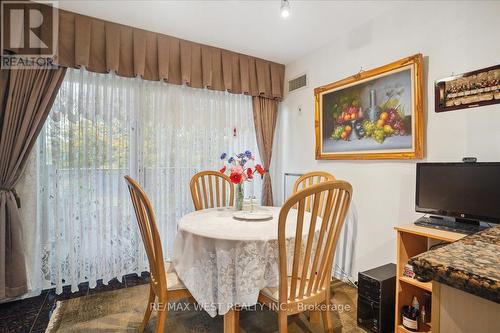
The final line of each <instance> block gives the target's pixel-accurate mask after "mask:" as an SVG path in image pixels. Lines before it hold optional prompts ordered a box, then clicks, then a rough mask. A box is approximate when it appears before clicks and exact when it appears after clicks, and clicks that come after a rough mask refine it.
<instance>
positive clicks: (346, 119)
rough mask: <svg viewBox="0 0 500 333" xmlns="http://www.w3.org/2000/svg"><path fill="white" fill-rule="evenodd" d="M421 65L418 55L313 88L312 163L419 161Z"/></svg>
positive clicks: (420, 138)
mask: <svg viewBox="0 0 500 333" xmlns="http://www.w3.org/2000/svg"><path fill="white" fill-rule="evenodd" d="M422 63H423V57H422V55H421V54H417V55H414V56H411V57H407V58H404V59H401V60H398V61H395V62H393V63H390V64H388V65H385V66H382V67H378V68H375V69H371V70H368V71H362V72H360V73H358V74H356V75H353V76H350V77H348V78H345V79H343V80H340V81H337V82H334V83H330V84H327V85H325V86H322V87H318V88H316V89H315V90H314V95H315V111H316V113H315V128H316V159H318V160H367V159H420V158H422V157H423V146H424V144H423V142H424V129H423V126H424V125H423V104H422V100H423V97H422V94H423V89H422V87H423V78H422Z"/></svg>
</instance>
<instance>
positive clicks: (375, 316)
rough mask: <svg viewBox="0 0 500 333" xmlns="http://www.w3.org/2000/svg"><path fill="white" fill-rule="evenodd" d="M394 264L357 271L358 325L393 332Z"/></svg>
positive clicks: (374, 330) (378, 330)
mask: <svg viewBox="0 0 500 333" xmlns="http://www.w3.org/2000/svg"><path fill="white" fill-rule="evenodd" d="M395 296H396V265H395V264H387V265H384V266H380V267H377V268H374V269H370V270H368V271H364V272H360V273H358V326H359V327H361V328H363V329H365V330H367V331H369V332H374V333H391V332H394V311H395V310H394V303H395Z"/></svg>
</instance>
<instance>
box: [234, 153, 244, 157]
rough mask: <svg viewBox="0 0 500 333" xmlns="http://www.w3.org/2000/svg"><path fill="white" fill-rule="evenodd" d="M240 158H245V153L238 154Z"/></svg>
mask: <svg viewBox="0 0 500 333" xmlns="http://www.w3.org/2000/svg"><path fill="white" fill-rule="evenodd" d="M236 156H237V157H238V158H243V157H245V153H239V154H238V155H236Z"/></svg>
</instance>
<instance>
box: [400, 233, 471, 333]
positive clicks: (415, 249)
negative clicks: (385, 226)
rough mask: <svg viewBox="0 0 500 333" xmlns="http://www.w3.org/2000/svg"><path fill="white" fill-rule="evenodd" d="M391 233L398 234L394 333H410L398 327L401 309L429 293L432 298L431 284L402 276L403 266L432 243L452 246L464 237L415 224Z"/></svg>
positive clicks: (429, 326)
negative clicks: (414, 298)
mask: <svg viewBox="0 0 500 333" xmlns="http://www.w3.org/2000/svg"><path fill="white" fill-rule="evenodd" d="M394 229H395V230H396V231H397V280H396V306H395V311H396V313H395V315H396V320H395V328H396V329H395V331H396V333H409V332H410V331H409V330H407V329H405V328H404V327H403V326H402V325H401V315H400V311H401V307H402V306H403V305H408V304H411V302H412V299H413V297H414V296H416V297H417V299H418V300H419V301H422V299H423V298H424V297H427V294H428V293H431V294H432V282H420V281H418V280H416V279H412V278H409V277H406V276H403V270H404V266H405V265H406V264H407V263H408V260H409V259H410V258H412V257H414V256H416V255H419V254H421V253H423V252H426V251H427V249H428V248H429V246H430V243H431V242H434V241H439V242H445V243H451V242H455V241H457V240H459V239H461V238H463V237H465V235H463V234H459V233H456V232H450V231H444V230H438V229H433V228H426V227H421V226H417V225H414V224H410V225H406V226H397V227H395V228H394ZM435 292H439V290H435ZM433 312H434V309H433ZM421 329H422V332H427V333H430V332H431V325H430V324H429V325H425V326H424V327H423V328H421ZM436 331H437V330H436Z"/></svg>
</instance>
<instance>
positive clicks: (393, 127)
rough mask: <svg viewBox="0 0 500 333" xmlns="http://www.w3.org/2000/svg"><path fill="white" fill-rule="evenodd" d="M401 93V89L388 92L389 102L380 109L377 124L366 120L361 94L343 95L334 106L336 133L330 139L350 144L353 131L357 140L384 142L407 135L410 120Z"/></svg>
mask: <svg viewBox="0 0 500 333" xmlns="http://www.w3.org/2000/svg"><path fill="white" fill-rule="evenodd" d="M401 93H402V91H399V90H397V91H392V90H391V91H388V92H387V93H386V95H387V100H386V101H385V103H383V104H382V105H380V106H378V107H377V109H378V110H379V113H378V115H377V114H376V115H375V120H374V121H371V120H370V119H367V118H365V113H366V112H363V109H362V107H361V103H360V96H359V92H356V93H353V94H351V95H343V96H341V97H340V99H339V100H338V102H337V103H336V104H334V105H333V111H332V112H333V119H334V130H333V132H332V134H331V138H332V139H334V140H345V141H348V140H349V139H350V138H351V137H352V135H351V133H352V131H354V133H355V136H356V137H357V138H358V139H363V138H372V139H373V140H375V141H376V142H378V143H383V142H384V141H385V139H386V138H387V137H391V136H395V135H407V130H406V128H405V121H407V119H406V118H405V117H406V116H405V113H404V110H403V106H401V104H400V100H399V98H398V96H400V95H401ZM406 126H408V123H406Z"/></svg>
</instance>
